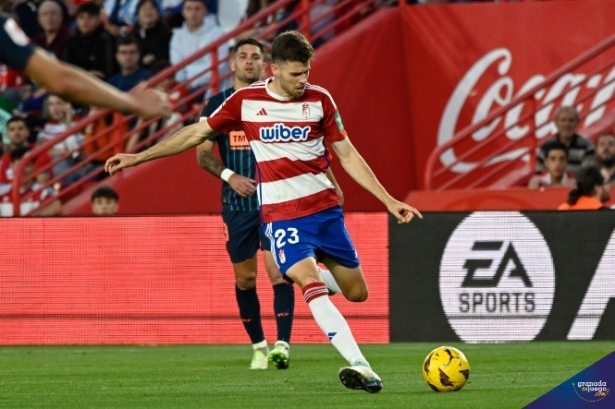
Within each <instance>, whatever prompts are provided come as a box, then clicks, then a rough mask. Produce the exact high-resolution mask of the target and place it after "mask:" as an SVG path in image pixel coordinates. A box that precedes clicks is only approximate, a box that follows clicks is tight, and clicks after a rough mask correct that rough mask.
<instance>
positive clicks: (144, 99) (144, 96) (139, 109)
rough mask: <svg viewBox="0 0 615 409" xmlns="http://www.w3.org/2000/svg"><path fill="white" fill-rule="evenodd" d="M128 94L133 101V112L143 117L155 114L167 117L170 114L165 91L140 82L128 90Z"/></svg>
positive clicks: (169, 105)
mask: <svg viewBox="0 0 615 409" xmlns="http://www.w3.org/2000/svg"><path fill="white" fill-rule="evenodd" d="M130 95H131V96H132V97H133V98H134V99H135V100H136V101H135V103H136V104H135V105H136V107H135V113H136V114H137V115H139V116H142V117H144V118H146V119H147V118H153V117H156V116H164V117H168V116H170V115H171V113H172V110H171V103H170V102H169V95H168V94H167V93H166V92H163V91H160V90H158V89H155V88H147V84H146V83H145V82H142V83H140V84H138V85H137V86H136V87H134V88H133V89H132V90H131V91H130Z"/></svg>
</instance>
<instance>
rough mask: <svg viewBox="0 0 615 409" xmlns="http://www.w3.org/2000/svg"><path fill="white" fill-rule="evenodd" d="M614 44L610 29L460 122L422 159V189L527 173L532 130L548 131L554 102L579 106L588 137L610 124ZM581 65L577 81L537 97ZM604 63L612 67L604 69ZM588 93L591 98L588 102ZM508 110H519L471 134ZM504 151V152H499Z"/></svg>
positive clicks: (499, 183)
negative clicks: (478, 115)
mask: <svg viewBox="0 0 615 409" xmlns="http://www.w3.org/2000/svg"><path fill="white" fill-rule="evenodd" d="M614 46H615V35H612V36H610V37H609V38H607V39H605V40H604V41H602V42H601V43H599V44H598V45H596V46H595V47H594V48H593V49H591V50H589V51H587V52H585V53H583V54H581V55H580V56H578V57H577V58H575V59H574V60H572V61H570V62H569V63H567V64H566V65H564V66H563V67H561V68H559V69H558V70H556V71H554V72H553V73H551V74H550V75H549V76H547V77H546V78H545V79H544V80H543V81H542V82H540V83H539V84H537V85H535V86H533V87H531V88H530V89H528V90H527V91H526V92H524V93H522V94H520V95H519V96H517V97H516V98H514V99H512V101H511V102H510V103H508V104H506V105H504V106H502V107H500V108H498V109H496V110H494V111H493V112H491V113H490V114H489V115H487V116H486V117H485V118H484V119H482V120H481V121H479V122H478V123H476V124H473V125H471V126H468V127H466V128H464V129H463V130H461V131H460V132H458V133H457V134H456V135H455V136H454V137H453V138H452V139H451V140H449V141H448V142H446V143H444V144H443V145H441V146H439V147H438V148H436V149H435V150H434V151H433V152H432V154H431V155H430V156H429V159H428V161H427V166H426V170H425V187H426V189H433V190H446V189H453V188H456V189H460V188H465V189H471V188H493V187H506V186H511V185H512V184H514V183H515V182H519V181H521V180H524V179H527V178H528V177H529V176H530V175H531V174H532V173H533V172H534V170H535V165H536V155H535V152H536V147H537V145H538V143H539V142H541V141H539V139H538V137H537V135H545V134H547V133H548V131H550V129H549V128H550V127H553V125H552V121H551V120H552V118H553V116H554V114H555V111H556V109H555V108H556V107H557V106H561V105H575V106H577V107H581V108H582V109H580V116H581V121H584V120H586V121H585V124H586V126H585V127H584V128H583V127H581V128H580V133H582V134H583V135H584V136H586V137H589V138H590V139H591V138H593V137H595V136H597V135H598V134H599V133H600V132H604V131H605V130H607V129H612V118H611V117H612V116H613V115H615V114H614V113H613V109H614V108H615V95H614V91H615V68H614V67H615V48H614ZM581 67H586V69H587V70H589V73H588V74H577V75H576V76H575V77H574V78H575V79H576V80H577V81H576V83H574V84H572V85H571V84H569V85H571V86H570V87H569V88H567V89H566V90H565V91H564V89H563V88H562V89H561V90H560V91H561V92H559V93H558V92H557V90H556V91H555V92H549V93H547V95H548V94H553V95H552V96H551V97H548V98H545V99H544V100H542V101H541V100H540V99H541V98H542V96H543V95H544V94H545V90H546V89H548V88H549V87H552V89H554V88H557V87H554V85H558V86H559V85H561V84H562V83H563V82H565V81H562V80H567V79H568V77H566V76H567V75H569V74H571V73H573V72H578V71H579V70H580V69H581ZM587 67H590V68H587ZM596 67H597V68H596ZM609 69H610V70H611V71H610V72H609V73H608V74H606V71H608V70H609ZM581 77H582V79H581V80H579V79H580V78H581ZM558 81H559V82H558ZM600 82H601V83H600ZM596 83H600V84H599V85H597V84H596ZM571 97H572V98H571ZM591 98H593V101H591V102H592V103H591V104H589V102H590V99H591ZM571 99H572V100H574V102H573V103H571V102H570V100H571ZM588 106H589V108H587V107H588ZM528 107H531V109H528ZM513 110H515V111H514V113H516V114H519V115H518V117H519V119H518V120H517V121H515V122H514V123H511V124H507V125H504V126H502V127H500V129H498V131H496V132H493V133H490V134H489V136H487V137H486V138H485V139H483V140H480V141H478V142H477V141H475V140H473V137H474V135H475V133H477V132H480V131H481V130H484V129H485V128H486V127H487V126H489V125H490V124H493V123H494V121H496V120H497V121H499V122H503V121H501V120H502V119H503V118H504V117H505V116H506V115H507V114H508V113H510V112H513ZM605 112H606V114H605ZM520 126H525V127H529V132H527V133H526V134H525V136H523V137H521V138H519V139H515V138H511V137H507V135H506V134H507V133H510V132H511V130H513V129H514V128H516V127H520ZM460 146H463V147H464V149H462V150H463V153H460V154H458V155H456V153H455V152H456V148H459V147H460ZM469 146H470V148H468V147H469ZM458 150H459V149H458ZM507 153H508V156H507V157H503V155H505V154H507ZM497 158H500V159H497ZM462 168H463V169H462Z"/></svg>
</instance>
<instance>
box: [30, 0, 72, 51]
mask: <svg viewBox="0 0 615 409" xmlns="http://www.w3.org/2000/svg"><path fill="white" fill-rule="evenodd" d="M63 18H64V17H63V15H62V8H61V7H60V5H59V4H58V3H57V2H56V1H55V0H45V1H43V2H42V3H41V5H40V6H39V8H38V22H39V24H40V25H41V27H42V29H43V32H42V33H40V34H39V35H37V36H36V37H34V38H33V39H32V42H33V43H35V44H38V45H39V46H40V47H42V48H43V49H45V50H47V51H49V52H51V53H53V54H54V55H55V56H56V57H57V58H58V59H60V60H63V59H64V55H65V54H66V43H67V42H68V38H69V37H70V34H71V33H70V30H69V29H68V28H67V27H66V26H65V25H64V23H63Z"/></svg>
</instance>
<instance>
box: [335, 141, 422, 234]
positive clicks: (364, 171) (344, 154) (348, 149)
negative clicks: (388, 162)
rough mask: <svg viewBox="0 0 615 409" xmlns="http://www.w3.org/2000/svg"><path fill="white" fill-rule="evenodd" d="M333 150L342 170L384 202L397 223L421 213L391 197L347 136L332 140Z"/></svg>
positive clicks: (407, 221) (406, 221) (405, 221)
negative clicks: (339, 139)
mask: <svg viewBox="0 0 615 409" xmlns="http://www.w3.org/2000/svg"><path fill="white" fill-rule="evenodd" d="M332 146H333V150H334V151H335V153H336V154H337V156H338V157H339V159H340V163H341V164H342V166H343V167H344V170H345V171H346V172H347V173H348V174H349V175H350V176H351V177H352V178H353V179H354V180H355V181H356V182H357V183H358V184H359V185H361V186H362V187H363V188H364V189H366V190H367V191H368V192H370V193H371V194H373V195H374V196H376V198H378V200H380V201H381V202H382V203H384V204H385V206H386V207H387V209H388V210H389V212H391V213H392V214H393V216H395V217H396V218H397V221H398V222H399V223H410V222H411V221H412V219H413V218H414V216H418V217H419V218H421V219H422V218H423V215H421V213H420V212H419V211H418V210H417V209H415V208H414V207H412V206H410V205H408V204H406V203H403V202H400V201H399V200H396V199H395V198H393V197H392V196H391V195H390V194H389V193H388V192H387V191H386V189H385V188H384V186H382V184H381V183H380V182H379V181H378V179H376V175H374V172H372V170H371V169H370V167H369V165H368V164H367V162H365V159H363V157H362V156H361V155H360V154H359V152H358V151H357V150H356V149H355V147H354V146H353V145H352V143H351V142H350V140H349V139H348V138H344V139H342V140H341V141H336V142H333V144H332Z"/></svg>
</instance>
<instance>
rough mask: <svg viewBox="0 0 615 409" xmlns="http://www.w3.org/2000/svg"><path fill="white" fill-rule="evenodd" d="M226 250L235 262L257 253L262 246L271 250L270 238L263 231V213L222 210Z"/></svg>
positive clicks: (263, 248)
mask: <svg viewBox="0 0 615 409" xmlns="http://www.w3.org/2000/svg"><path fill="white" fill-rule="evenodd" d="M222 220H223V221H224V236H225V237H226V250H227V251H228V254H229V256H230V258H231V262H233V263H241V262H242V261H246V260H248V259H250V258H252V257H254V255H255V254H256V252H257V250H258V249H259V248H260V249H262V250H270V247H269V246H270V244H269V239H268V238H267V237H266V236H265V233H264V232H263V224H262V222H261V215H260V212H259V211H258V210H256V211H237V210H229V209H227V208H226V207H224V208H223V210H222Z"/></svg>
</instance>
